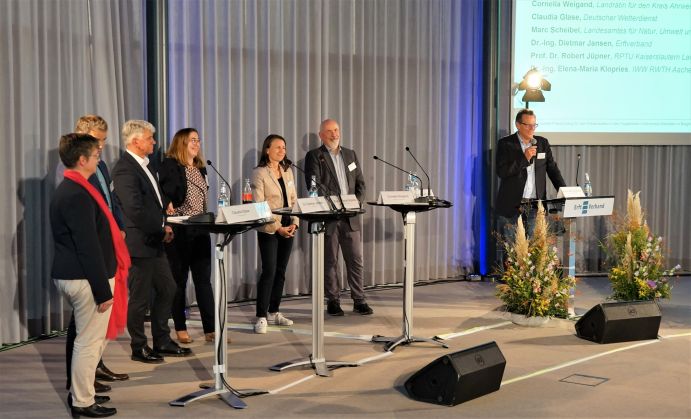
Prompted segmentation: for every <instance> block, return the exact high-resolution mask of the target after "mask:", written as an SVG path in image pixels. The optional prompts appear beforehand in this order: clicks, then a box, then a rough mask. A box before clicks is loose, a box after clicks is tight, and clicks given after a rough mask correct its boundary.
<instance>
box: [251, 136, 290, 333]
mask: <svg viewBox="0 0 691 419" xmlns="http://www.w3.org/2000/svg"><path fill="white" fill-rule="evenodd" d="M252 189H254V199H255V200H256V201H257V202H260V201H266V202H267V203H268V204H269V208H271V209H277V208H284V207H292V206H293V204H294V203H295V201H296V200H297V192H296V189H295V179H294V178H293V172H292V171H291V170H290V163H288V160H286V140H285V139H283V137H281V136H280V135H276V134H271V135H269V136H268V137H266V139H265V140H264V144H263V145H262V149H261V151H260V154H259V164H258V165H257V167H256V168H255V169H254V171H253V172H252ZM273 217H274V222H273V223H271V224H266V225H263V226H261V227H259V228H258V229H257V241H258V242H259V253H260V255H261V258H262V273H261V276H260V277H259V283H258V284H257V310H256V314H257V320H256V322H255V324H254V332H255V333H266V328H267V325H268V324H273V325H277V326H290V325H292V324H293V321H292V320H290V319H288V318H286V317H285V316H283V314H281V312H279V311H278V308H279V306H280V304H281V297H282V296H283V284H284V282H285V276H286V275H285V274H286V267H287V266H288V259H290V251H291V249H292V247H293V237H294V236H295V231H296V230H297V228H298V218H297V217H290V216H287V215H283V216H281V215H274V216H273Z"/></svg>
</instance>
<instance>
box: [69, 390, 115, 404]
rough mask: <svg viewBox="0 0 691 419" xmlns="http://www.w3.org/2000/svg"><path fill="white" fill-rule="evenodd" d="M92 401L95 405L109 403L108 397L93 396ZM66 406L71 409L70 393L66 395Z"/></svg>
mask: <svg viewBox="0 0 691 419" xmlns="http://www.w3.org/2000/svg"><path fill="white" fill-rule="evenodd" d="M94 401H95V402H96V404H103V403H108V402H109V401H110V397H108V396H99V395H98V394H97V395H95V396H94ZM67 405H68V406H69V407H72V393H67Z"/></svg>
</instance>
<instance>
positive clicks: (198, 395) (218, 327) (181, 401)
mask: <svg viewBox="0 0 691 419" xmlns="http://www.w3.org/2000/svg"><path fill="white" fill-rule="evenodd" d="M273 221H274V220H273V218H271V219H268V220H267V219H259V220H254V221H248V222H243V223H233V224H221V223H218V224H217V223H214V222H205V223H195V222H186V221H183V222H174V223H171V224H175V225H176V226H182V227H185V228H196V229H198V230H204V231H208V232H209V233H214V234H216V235H217V237H218V238H219V239H218V242H217V244H216V247H215V259H216V263H215V264H214V290H215V295H214V311H215V314H214V321H215V328H214V331H215V341H214V348H215V354H214V367H213V372H214V376H215V382H214V386H213V387H212V388H206V389H203V390H199V391H195V392H194V393H190V394H187V395H185V396H182V397H179V398H177V399H175V400H173V401H171V402H169V403H168V404H169V405H171V406H180V407H184V406H187V405H188V404H189V403H192V402H194V401H197V400H202V399H205V398H207V397H211V396H219V397H220V398H221V399H222V400H223V401H224V402H226V403H227V404H228V405H229V406H231V407H234V408H236V409H244V408H246V407H247V404H246V403H245V402H243V401H242V400H240V397H244V396H252V395H256V394H264V393H267V391H265V390H235V389H233V388H232V387H230V384H229V383H228V380H226V378H225V374H226V371H227V359H228V353H227V351H228V340H227V339H226V338H225V333H226V315H227V311H228V292H227V288H226V280H225V265H224V263H223V252H224V250H225V247H226V246H227V245H228V244H229V243H230V242H231V241H232V240H233V238H235V236H237V235H239V234H242V233H245V232H247V231H249V230H251V229H253V228H255V227H259V226H262V225H264V224H268V223H272V222H273Z"/></svg>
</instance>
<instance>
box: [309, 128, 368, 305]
mask: <svg viewBox="0 0 691 419" xmlns="http://www.w3.org/2000/svg"><path fill="white" fill-rule="evenodd" d="M319 138H320V139H321V141H322V145H321V147H318V148H315V149H313V150H310V151H309V152H308V153H307V155H306V156H305V174H306V177H305V182H306V183H307V187H309V183H310V181H311V179H312V176H313V175H314V176H316V179H317V182H319V183H321V184H322V185H323V186H324V188H325V189H326V190H327V191H328V194H329V195H338V194H339V193H340V194H341V195H347V194H355V195H356V196H357V198H358V200H359V201H360V202H362V201H363V200H364V198H365V178H364V176H363V175H362V169H361V168H360V163H359V162H358V159H357V155H356V154H355V151H353V150H350V149H347V148H345V147H342V146H341V145H340V140H341V132H340V128H339V126H338V122H336V121H334V120H333V119H326V120H324V121H323V122H322V123H321V125H320V126H319ZM324 239H325V240H324V243H325V245H324V247H325V248H324V294H325V295H326V298H327V300H328V304H327V313H329V314H330V315H332V316H343V310H342V309H341V304H340V292H341V289H340V286H339V281H338V275H337V269H336V268H337V266H338V248H339V246H340V248H341V252H342V253H343V260H344V261H345V264H346V270H347V273H348V285H349V286H350V296H351V298H352V299H353V311H354V312H355V313H358V314H362V315H367V314H372V313H373V311H372V309H371V308H370V306H369V305H368V304H367V300H366V298H365V291H364V289H363V286H362V283H363V280H362V272H363V263H362V236H361V234H360V219H359V217H352V218H346V219H343V220H339V221H331V222H328V223H326V234H325V237H324Z"/></svg>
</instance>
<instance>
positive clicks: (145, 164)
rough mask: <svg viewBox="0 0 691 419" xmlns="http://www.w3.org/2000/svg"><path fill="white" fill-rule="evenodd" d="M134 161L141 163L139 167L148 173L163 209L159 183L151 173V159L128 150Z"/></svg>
mask: <svg viewBox="0 0 691 419" xmlns="http://www.w3.org/2000/svg"><path fill="white" fill-rule="evenodd" d="M126 151H127V152H128V153H130V155H131V156H132V157H134V159H135V160H136V161H137V163H139V165H140V166H141V167H142V169H144V173H146V176H147V177H148V178H149V182H151V186H153V188H154V191H156V197H157V198H158V203H159V204H160V205H161V208H163V200H162V199H161V193H160V192H159V191H158V182H156V178H154V175H153V174H151V172H150V171H149V168H148V166H149V158H148V157H144V158H142V157H139V156H138V155H136V154H134V153H133V152H131V151H130V150H126Z"/></svg>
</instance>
